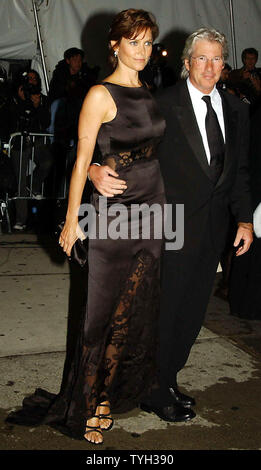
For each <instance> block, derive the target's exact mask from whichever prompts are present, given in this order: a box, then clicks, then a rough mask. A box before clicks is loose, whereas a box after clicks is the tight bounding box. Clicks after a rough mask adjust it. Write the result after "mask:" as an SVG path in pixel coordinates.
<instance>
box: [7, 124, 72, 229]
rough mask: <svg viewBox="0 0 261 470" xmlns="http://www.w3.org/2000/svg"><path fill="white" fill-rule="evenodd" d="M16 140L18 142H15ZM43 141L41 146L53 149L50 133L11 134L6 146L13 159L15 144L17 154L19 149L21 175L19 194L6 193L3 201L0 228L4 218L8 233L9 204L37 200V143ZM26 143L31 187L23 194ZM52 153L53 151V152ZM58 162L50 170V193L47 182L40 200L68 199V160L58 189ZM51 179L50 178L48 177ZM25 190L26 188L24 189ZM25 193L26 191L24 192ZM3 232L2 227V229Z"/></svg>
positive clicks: (27, 172) (43, 184)
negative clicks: (16, 200)
mask: <svg viewBox="0 0 261 470" xmlns="http://www.w3.org/2000/svg"><path fill="white" fill-rule="evenodd" d="M19 138H20V142H18V143H17V139H19ZM15 139H16V141H15ZM39 139H40V140H41V145H43V146H45V145H49V144H50V149H52V142H53V134H50V133H33V132H28V133H27V132H26V133H22V132H15V133H13V134H11V136H10V139H9V142H8V144H6V145H5V148H6V150H7V154H8V157H9V158H12V151H13V150H14V142H15V144H16V145H15V151H16V152H17V151H18V149H19V152H20V153H19V174H18V177H17V192H16V193H15V195H9V194H7V193H6V195H5V200H1V201H0V202H1V214H0V226H1V222H2V220H3V218H5V219H6V222H7V228H8V232H9V233H10V232H11V224H10V217H9V211H8V204H9V202H10V201H12V200H15V199H25V200H32V199H35V194H34V193H33V183H34V168H35V152H36V151H37V141H38V140H39ZM25 143H28V144H29V145H28V146H27V150H28V148H29V151H30V155H29V156H28V155H27V160H28V165H27V167H26V176H27V178H28V177H29V180H30V182H29V185H28V186H27V188H26V189H27V193H26V195H25V194H21V190H22V188H21V181H22V171H24V168H23V152H24V148H25V145H24V144H25ZM51 152H52V150H51ZM56 169H57V168H56V162H55V158H54V159H53V163H52V166H51V169H50V173H51V176H52V181H50V180H49V181H48V183H49V186H48V191H47V190H46V187H45V181H43V183H42V187H41V193H40V199H55V200H59V199H65V198H66V197H67V192H68V175H67V160H65V168H64V174H63V175H62V177H61V178H60V180H59V187H58V188H57V187H56V174H57V172H56ZM48 179H49V176H48ZM23 189H24V188H23ZM23 192H24V191H23ZM0 232H1V227H0Z"/></svg>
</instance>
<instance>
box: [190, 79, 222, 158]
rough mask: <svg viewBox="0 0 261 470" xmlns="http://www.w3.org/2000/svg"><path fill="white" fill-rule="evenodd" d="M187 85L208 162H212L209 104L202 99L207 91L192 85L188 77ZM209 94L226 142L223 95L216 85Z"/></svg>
mask: <svg viewBox="0 0 261 470" xmlns="http://www.w3.org/2000/svg"><path fill="white" fill-rule="evenodd" d="M187 86H188V91H189V94H190V98H191V101H192V106H193V109H194V113H195V116H196V119H197V123H198V127H199V130H200V134H201V137H202V140H203V145H204V148H205V152H206V155H207V159H208V163H210V151H209V146H208V138H207V133H206V127H205V119H206V114H207V104H206V103H205V101H203V100H202V96H205V93H202V92H201V91H200V90H198V89H197V88H196V87H194V85H192V83H191V81H190V79H189V78H187ZM208 96H210V100H211V104H212V107H213V108H214V110H215V112H216V114H217V118H218V122H219V125H220V127H221V131H222V134H223V137H224V142H225V125H224V116H223V108H222V100H221V96H220V94H219V92H218V91H217V89H216V86H215V87H214V88H213V90H212V91H211V93H209V95H208Z"/></svg>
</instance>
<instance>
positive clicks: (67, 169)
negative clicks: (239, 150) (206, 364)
mask: <svg viewBox="0 0 261 470" xmlns="http://www.w3.org/2000/svg"><path fill="white" fill-rule="evenodd" d="M241 57H242V67H240V68H239V69H234V70H233V69H232V67H231V66H230V65H229V64H228V63H226V64H225V65H224V68H223V71H222V74H221V79H220V81H219V82H218V84H217V87H220V88H222V89H223V90H226V91H227V92H228V93H232V94H234V95H236V96H237V97H238V98H239V99H240V100H241V101H243V102H245V103H246V106H249V112H250V117H251V145H250V158H249V162H250V178H251V181H250V183H251V191H252V199H253V210H255V209H256V207H257V206H258V205H259V204H260V201H261V176H260V175H261V163H260V162H261V150H260V144H259V142H260V139H259V130H260V119H261V108H260V100H261V69H260V68H257V67H256V64H257V61H258V51H257V50H256V49H255V48H253V47H250V48H246V49H244V50H243V51H242V55H241ZM99 71H100V67H99V66H96V67H93V68H91V67H89V66H88V64H87V63H86V62H84V52H83V51H82V50H81V49H78V48H75V47H72V48H70V49H68V50H66V51H65V52H64V58H63V60H60V61H59V62H58V64H57V65H56V67H55V70H54V71H53V74H52V78H51V81H50V88H49V92H48V96H46V95H44V94H43V93H42V86H41V79H40V76H39V74H38V73H37V72H36V71H35V70H33V69H26V70H23V71H20V72H19V73H18V74H17V76H15V77H13V79H12V81H10V80H8V77H7V73H6V71H5V69H3V68H0V146H1V154H3V149H4V144H8V142H9V139H10V136H11V135H12V134H14V133H16V132H17V133H22V135H23V140H22V144H21V138H20V134H19V136H17V137H16V138H13V139H12V147H11V152H10V156H11V164H12V169H13V174H14V176H15V178H16V183H17V191H16V193H15V194H14V195H17V194H19V196H20V197H19V198H17V199H15V223H14V224H13V229H14V230H16V231H19V232H21V231H24V230H26V228H27V220H28V201H27V199H26V198H28V197H29V198H35V199H41V198H42V195H43V191H42V187H43V186H42V185H43V183H44V182H45V181H46V180H48V176H49V175H50V173H51V172H52V171H53V169H54V168H55V174H56V183H57V187H59V185H60V183H61V181H62V179H63V178H64V177H67V180H68V181H69V178H70V173H71V170H72V167H73V164H74V161H75V157H76V147H77V129H78V117H79V113H80V109H81V106H82V103H83V100H84V97H85V96H86V93H87V92H88V90H89V89H90V87H91V86H92V85H94V84H96V83H97V82H98V77H99ZM141 75H142V76H141V78H142V80H143V81H144V82H145V83H146V84H147V86H148V87H149V89H150V90H151V92H152V93H154V92H156V91H157V90H158V89H159V88H164V87H167V86H170V85H173V84H174V83H175V82H176V81H177V80H178V78H177V77H176V76H175V73H174V72H173V70H172V68H171V67H170V66H169V64H168V58H167V54H166V50H165V48H164V46H163V45H162V44H154V46H153V53H152V57H151V60H150V63H149V64H148V65H147V67H146V68H145V70H144V71H143V72H142V74H141ZM30 133H42V134H45V133H50V134H52V135H53V137H52V139H51V141H48V142H45V141H44V140H43V137H42V138H38V139H37V142H36V143H33V142H32V139H31V138H30V136H29V134H30ZM21 145H22V146H21ZM32 148H34V162H33V166H32V165H31V169H30V160H31V156H32ZM21 152H22V160H21V159H20V154H21ZM2 177H3V175H2ZM18 186H19V187H18ZM0 193H1V194H0V199H1V197H2V193H3V184H2V180H1V175H0ZM234 231H235V227H234V225H233V220H232V219H231V230H230V234H229V236H228V244H227V249H226V250H225V252H224V255H223V258H222V260H221V265H222V272H223V276H222V281H221V284H220V285H219V287H218V289H217V291H216V294H217V295H219V296H220V297H222V298H223V299H225V300H229V302H230V308H231V312H232V313H235V314H237V315H239V316H242V317H247V316H249V317H251V318H253V319H255V318H259V316H260V312H255V311H252V310H251V305H250V303H249V298H251V296H250V297H249V296H247V294H246V293H247V292H248V291H249V290H251V289H253V288H254V286H257V284H258V282H260V280H261V279H260V275H259V277H258V274H257V272H258V269H257V267H255V264H256V263H257V262H259V261H258V260H261V253H260V252H261V250H260V239H257V238H255V241H254V243H253V247H252V248H251V250H249V253H248V254H247V255H245V256H244V257H242V258H244V259H242V260H241V259H240V260H236V265H235V264H233V262H232V260H233V248H232V244H231V240H233V237H234ZM253 253H254V254H253ZM242 270H243V274H242ZM253 273H255V277H254V278H253ZM239 285H240V286H241V287H240V292H241V297H240V296H238V290H239V289H238V286H239ZM229 287H230V290H229ZM235 292H236V293H235ZM255 292H259V290H258V289H255ZM255 295H257V294H255ZM243 297H244V298H243ZM252 297H253V296H252ZM254 304H255V305H256V302H254ZM249 312H250V313H249Z"/></svg>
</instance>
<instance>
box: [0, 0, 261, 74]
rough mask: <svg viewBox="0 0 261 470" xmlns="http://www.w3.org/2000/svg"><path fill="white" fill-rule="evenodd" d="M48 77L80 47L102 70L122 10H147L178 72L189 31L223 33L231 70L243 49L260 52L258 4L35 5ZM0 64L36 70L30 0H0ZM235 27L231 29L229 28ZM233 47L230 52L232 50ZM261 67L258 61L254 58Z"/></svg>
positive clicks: (83, 1) (174, 0) (38, 0)
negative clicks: (22, 62) (29, 63)
mask: <svg viewBox="0 0 261 470" xmlns="http://www.w3.org/2000/svg"><path fill="white" fill-rule="evenodd" d="M34 2H35V4H37V6H38V19H39V25H40V34H41V39H42V48H43V52H44V57H45V62H46V72H47V76H48V77H49V79H50V77H51V75H52V72H53V70H54V67H55V65H56V63H57V62H58V61H59V60H61V59H62V58H63V53H64V51H65V50H66V49H68V48H69V47H80V48H82V49H84V51H85V53H86V59H87V62H88V63H89V65H92V66H93V65H101V66H102V67H103V65H104V63H105V58H106V54H107V45H106V41H107V33H108V28H109V25H110V21H111V18H112V17H113V16H114V15H115V13H117V12H119V11H121V10H123V9H126V8H130V7H133V8H143V9H145V10H149V11H151V12H152V13H153V14H154V15H155V16H156V19H157V21H158V24H159V27H160V36H159V38H158V40H157V41H161V42H163V43H164V44H165V46H166V47H167V48H168V49H169V51H170V56H169V60H170V64H171V65H172V66H174V67H175V66H176V67H177V63H179V58H180V54H181V51H182V48H183V45H184V40H185V38H186V36H188V35H189V34H190V33H191V32H192V31H193V30H195V29H197V28H199V27H201V26H211V27H214V28H216V29H218V30H220V31H222V32H223V33H225V34H226V36H227V39H228V43H229V49H230V57H229V60H228V62H229V63H230V65H231V66H232V67H235V66H238V67H240V66H241V52H242V50H243V49H244V48H246V47H255V48H256V49H257V50H259V51H261V35H260V24H261V1H260V0H215V1H213V0H162V1H161V2H159V1H158V0H132V1H131V2H129V1H125V0H34ZM0 17H1V28H0V59H33V66H34V68H36V69H38V70H39V69H40V68H41V56H40V55H39V51H38V48H37V28H36V26H35V18H34V13H33V7H32V0H1V1H0ZM233 26H234V29H233ZM233 45H235V47H233ZM259 63H260V59H259Z"/></svg>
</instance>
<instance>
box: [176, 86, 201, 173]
mask: <svg viewBox="0 0 261 470" xmlns="http://www.w3.org/2000/svg"><path fill="white" fill-rule="evenodd" d="M182 85H183V86H182ZM179 96H180V101H179V103H178V104H177V105H175V106H173V112H174V113H175V115H176V117H177V119H178V121H179V124H180V126H181V128H182V130H183V132H184V136H185V138H186V140H187V141H188V143H189V146H190V148H191V153H192V155H193V157H194V158H196V159H197V161H198V163H199V165H200V166H201V168H202V170H203V171H204V172H205V174H206V175H207V176H208V177H209V164H208V160H207V156H206V152H205V149H204V145H203V141H202V137H201V134H200V130H199V127H198V124H197V120H196V116H195V113H194V109H193V106H192V102H191V99H190V96H189V91H188V89H187V85H186V82H184V83H181V86H180V95H179Z"/></svg>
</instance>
